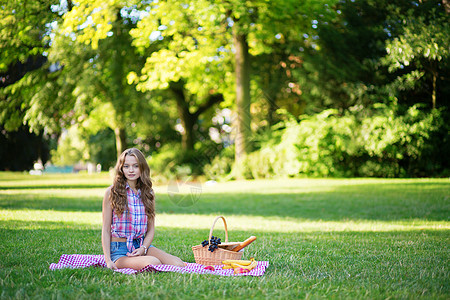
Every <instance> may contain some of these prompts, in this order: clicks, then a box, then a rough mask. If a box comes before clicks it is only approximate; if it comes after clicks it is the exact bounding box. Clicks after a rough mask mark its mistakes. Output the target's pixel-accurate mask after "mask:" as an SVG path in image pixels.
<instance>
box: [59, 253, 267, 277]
mask: <svg viewBox="0 0 450 300" xmlns="http://www.w3.org/2000/svg"><path fill="white" fill-rule="evenodd" d="M268 266H269V262H268V261H258V265H257V266H256V268H254V269H253V270H251V271H250V272H248V273H242V274H234V271H233V270H232V269H226V270H223V269H222V267H223V265H218V266H214V267H215V270H214V271H210V270H205V269H204V268H205V266H203V265H200V264H195V263H187V264H186V266H185V267H176V266H171V265H148V266H146V267H145V268H143V269H141V270H139V271H136V270H134V269H118V270H114V271H115V272H119V273H123V274H138V273H143V272H176V273H182V274H183V273H198V274H214V275H222V276H262V275H263V274H264V272H265V271H266V268H267V267H268ZM88 267H103V268H106V262H105V259H104V257H103V255H86V254H63V255H61V257H60V259H59V262H58V263H56V264H55V263H52V264H50V270H58V269H67V268H69V269H81V268H88Z"/></svg>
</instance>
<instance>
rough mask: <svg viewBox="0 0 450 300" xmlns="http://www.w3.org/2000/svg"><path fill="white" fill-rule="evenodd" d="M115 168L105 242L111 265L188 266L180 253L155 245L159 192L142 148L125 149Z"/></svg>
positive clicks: (105, 206)
mask: <svg viewBox="0 0 450 300" xmlns="http://www.w3.org/2000/svg"><path fill="white" fill-rule="evenodd" d="M115 171H116V177H115V179H114V183H113V185H111V186H110V187H109V188H108V189H107V190H106V193H105V197H104V198H103V227H102V246H103V254H104V256H105V261H106V264H107V266H108V268H110V269H117V268H119V269H122V268H131V269H135V270H140V269H142V268H144V267H145V266H147V265H158V264H167V265H174V266H179V267H184V263H183V261H181V259H179V258H178V257H176V256H173V255H170V254H167V253H166V252H164V251H162V250H160V249H158V248H156V247H154V246H152V241H153V237H154V235H155V194H154V192H153V189H152V182H151V181H150V168H149V167H148V164H147V161H146V160H145V157H144V155H143V154H142V152H141V151H139V150H138V149H136V148H131V149H128V150H125V151H124V152H123V153H122V154H121V155H120V157H119V159H118V160H117V164H116V167H115Z"/></svg>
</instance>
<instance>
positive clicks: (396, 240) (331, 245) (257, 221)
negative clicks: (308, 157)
mask: <svg viewBox="0 0 450 300" xmlns="http://www.w3.org/2000/svg"><path fill="white" fill-rule="evenodd" d="M110 184H111V178H110V177H109V175H108V174H106V173H102V174H96V175H87V174H84V175H83V174H66V175H60V174H58V175H44V176H30V175H26V174H18V173H6V172H4V173H0V239H1V243H0V251H1V253H2V258H1V259H0V289H1V294H0V298H2V299H8V298H20V299H24V298H46V299H47V298H67V299H74V298H77V299H85V298H113V297H118V298H145V299H148V298H182V299H185V298H188V299H190V298H212V297H214V298H233V299H236V298H251V297H255V298H279V299H285V298H286V299H290V298H365V299H385V298H397V299H398V298H430V299H431V298H432V299H448V298H450V291H449V290H450V280H449V265H450V264H449V262H450V261H449V258H450V253H449V246H450V243H449V242H450V235H449V233H450V220H449V217H450V180H449V179H389V180H387V179H285V180H258V181H235V182H226V183H218V184H215V185H210V184H207V183H202V182H197V183H183V182H179V183H178V185H175V184H174V183H172V184H169V185H167V186H162V185H158V183H157V182H155V190H156V193H157V218H156V223H157V229H156V236H155V239H154V243H153V244H154V245H155V246H157V247H159V248H161V249H163V250H165V251H167V252H169V253H172V254H174V255H177V256H179V257H181V258H182V259H183V260H185V261H189V262H193V261H194V256H193V254H192V250H191V246H193V245H196V244H199V243H200V242H201V241H202V240H204V239H206V238H207V237H208V234H209V229H210V227H211V225H212V222H213V220H214V218H215V217H216V216H218V215H223V216H225V217H226V219H227V223H228V231H229V240H230V241H242V240H244V239H246V238H247V237H249V236H250V235H256V236H257V237H258V239H257V241H256V242H254V243H253V244H251V245H250V246H249V247H248V248H246V250H245V253H244V258H249V257H251V256H254V257H255V258H256V259H257V260H268V261H270V266H269V268H268V269H267V271H266V274H265V275H264V276H262V277H230V278H228V277H221V276H214V275H198V274H177V273H157V274H156V273H146V274H139V275H131V276H130V275H122V274H116V273H113V272H112V271H110V270H107V269H101V268H88V269H78V270H58V271H50V270H49V268H48V267H49V265H50V263H53V262H57V261H58V259H59V257H60V255H61V254H74V253H79V254H101V253H102V247H101V242H100V232H101V203H102V197H103V193H104V190H105V188H106V187H107V186H108V185H110ZM214 234H215V235H218V236H220V237H222V239H224V238H225V234H224V230H223V225H222V224H221V223H220V222H218V223H217V225H216V228H215V230H214Z"/></svg>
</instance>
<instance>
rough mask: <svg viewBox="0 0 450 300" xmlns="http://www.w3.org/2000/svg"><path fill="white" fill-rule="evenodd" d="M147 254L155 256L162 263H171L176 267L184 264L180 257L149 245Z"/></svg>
mask: <svg viewBox="0 0 450 300" xmlns="http://www.w3.org/2000/svg"><path fill="white" fill-rule="evenodd" d="M148 256H150V257H155V258H157V259H158V260H159V261H160V262H161V263H162V264H163V265H173V266H177V267H184V266H185V264H184V262H183V261H182V260H181V259H180V258H178V257H176V256H174V255H171V254H169V253H166V252H164V251H163V250H161V249H158V248H156V247H151V248H149V249H148V251H147V257H148Z"/></svg>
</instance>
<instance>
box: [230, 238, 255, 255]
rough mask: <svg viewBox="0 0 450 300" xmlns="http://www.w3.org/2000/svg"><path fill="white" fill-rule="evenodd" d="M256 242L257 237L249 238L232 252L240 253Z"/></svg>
mask: <svg viewBox="0 0 450 300" xmlns="http://www.w3.org/2000/svg"><path fill="white" fill-rule="evenodd" d="M255 240H256V236H253V235H252V236H251V237H249V238H248V239H246V240H245V241H243V242H242V243H240V244H239V245H237V246H236V247H235V248H233V249H232V250H231V251H235V252H238V251H239V250H241V249H242V248H244V247H247V246H248V245H249V244H251V243H253V242H254V241H255Z"/></svg>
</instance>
